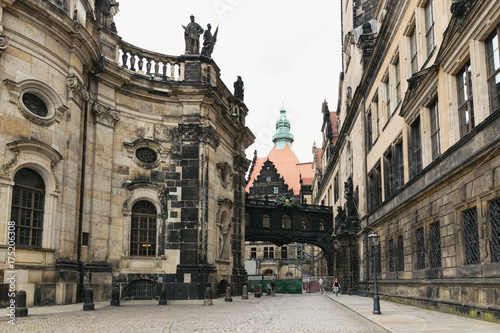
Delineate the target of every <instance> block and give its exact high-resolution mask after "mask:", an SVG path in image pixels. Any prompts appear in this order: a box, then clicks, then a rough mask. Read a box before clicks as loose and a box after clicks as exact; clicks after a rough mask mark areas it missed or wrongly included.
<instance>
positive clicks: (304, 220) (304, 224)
mask: <svg viewBox="0 0 500 333" xmlns="http://www.w3.org/2000/svg"><path fill="white" fill-rule="evenodd" d="M307 229H309V218H308V217H305V216H303V217H302V230H307Z"/></svg>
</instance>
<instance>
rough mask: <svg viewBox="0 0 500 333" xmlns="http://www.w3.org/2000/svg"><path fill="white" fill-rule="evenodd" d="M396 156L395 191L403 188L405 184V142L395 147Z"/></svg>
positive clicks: (400, 142)
mask: <svg viewBox="0 0 500 333" xmlns="http://www.w3.org/2000/svg"><path fill="white" fill-rule="evenodd" d="M394 155H395V159H394V162H395V167H394V169H395V178H394V180H395V190H398V189H399V188H401V186H403V185H404V183H405V174H404V172H405V170H404V156H403V142H402V140H401V141H399V142H398V143H397V144H396V145H394Z"/></svg>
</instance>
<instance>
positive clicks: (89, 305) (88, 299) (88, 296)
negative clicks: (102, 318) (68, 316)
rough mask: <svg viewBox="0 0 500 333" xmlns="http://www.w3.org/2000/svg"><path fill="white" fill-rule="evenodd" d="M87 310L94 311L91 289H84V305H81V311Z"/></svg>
mask: <svg viewBox="0 0 500 333" xmlns="http://www.w3.org/2000/svg"><path fill="white" fill-rule="evenodd" d="M89 310H95V304H94V291H93V290H92V289H91V288H87V289H85V303H84V304H83V311H89Z"/></svg>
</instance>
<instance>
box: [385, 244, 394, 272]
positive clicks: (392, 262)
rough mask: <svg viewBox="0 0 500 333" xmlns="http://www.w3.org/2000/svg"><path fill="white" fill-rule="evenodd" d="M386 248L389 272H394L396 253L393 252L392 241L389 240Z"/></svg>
mask: <svg viewBox="0 0 500 333" xmlns="http://www.w3.org/2000/svg"><path fill="white" fill-rule="evenodd" d="M387 246H388V247H389V271H390V272H394V271H395V270H396V257H395V255H396V253H395V252H394V240H393V239H389V242H388V244H387Z"/></svg>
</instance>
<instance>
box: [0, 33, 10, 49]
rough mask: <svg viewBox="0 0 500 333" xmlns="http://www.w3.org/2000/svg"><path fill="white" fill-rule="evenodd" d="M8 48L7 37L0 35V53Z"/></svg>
mask: <svg viewBox="0 0 500 333" xmlns="http://www.w3.org/2000/svg"><path fill="white" fill-rule="evenodd" d="M7 47H9V37H7V36H4V35H0V53H1V52H3V51H5V50H6V49H7Z"/></svg>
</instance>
